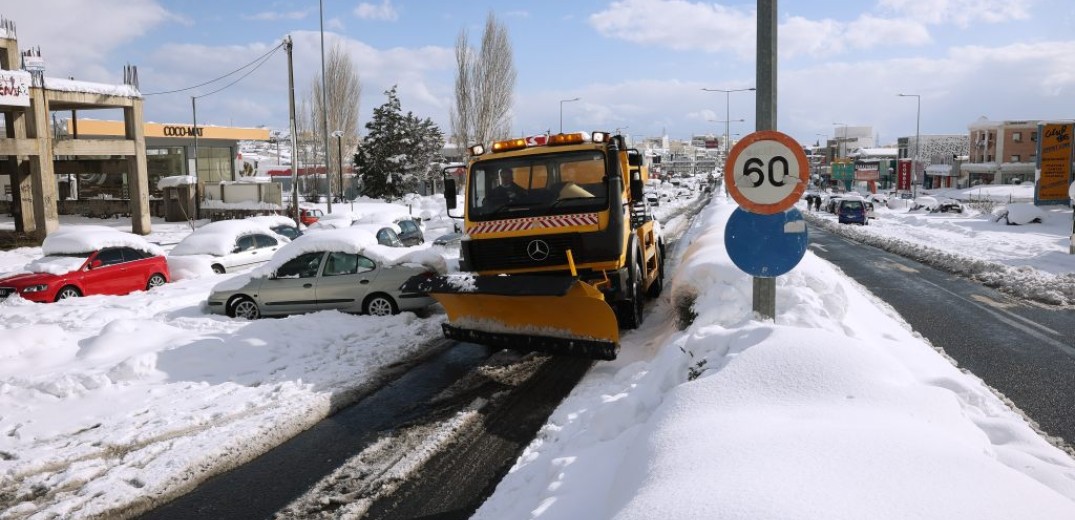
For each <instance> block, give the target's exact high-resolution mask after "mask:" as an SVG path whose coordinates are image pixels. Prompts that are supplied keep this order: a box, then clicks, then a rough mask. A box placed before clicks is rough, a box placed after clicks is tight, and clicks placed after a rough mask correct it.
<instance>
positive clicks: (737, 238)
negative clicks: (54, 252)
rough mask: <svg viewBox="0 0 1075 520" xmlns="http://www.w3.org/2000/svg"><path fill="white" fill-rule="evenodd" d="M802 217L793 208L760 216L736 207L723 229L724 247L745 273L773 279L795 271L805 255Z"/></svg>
mask: <svg viewBox="0 0 1075 520" xmlns="http://www.w3.org/2000/svg"><path fill="white" fill-rule="evenodd" d="M806 246H807V233H806V221H805V220H803V214H802V213H801V212H800V211H799V210H797V209H795V208H791V209H789V210H787V211H782V212H780V213H774V214H772V215H760V214H758V213H751V212H748V211H744V210H742V209H741V208H736V210H735V212H734V213H732V216H731V218H729V219H728V225H727V227H725V228H724V247H725V249H727V250H728V256H730V257H732V262H734V263H735V266H736V267H738V268H739V269H741V270H742V271H743V272H745V273H747V274H749V275H751V276H756V277H759V278H773V277H777V276H780V275H782V274H785V273H787V272H788V271H790V270H792V268H794V267H795V266H796V265H798V263H799V260H802V258H803V255H805V254H806Z"/></svg>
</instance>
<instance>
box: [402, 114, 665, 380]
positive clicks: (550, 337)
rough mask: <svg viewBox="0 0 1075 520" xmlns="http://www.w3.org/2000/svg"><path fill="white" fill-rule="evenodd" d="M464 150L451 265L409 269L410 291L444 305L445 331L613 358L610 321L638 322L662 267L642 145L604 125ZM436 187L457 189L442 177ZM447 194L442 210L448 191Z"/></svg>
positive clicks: (498, 343) (614, 327) (615, 338)
mask: <svg viewBox="0 0 1075 520" xmlns="http://www.w3.org/2000/svg"><path fill="white" fill-rule="evenodd" d="M469 151H470V158H469V161H468V163H467V165H466V167H465V169H464V168H459V169H458V170H461V171H462V173H463V175H465V188H464V192H463V193H464V197H463V198H464V200H465V202H464V204H465V207H464V214H463V217H462V218H463V220H464V228H463V233H464V236H463V240H462V242H461V243H460V255H459V270H460V271H461V272H460V273H452V274H448V275H445V276H440V277H433V278H428V277H427V278H415V279H412V280H410V281H408V282H407V284H408V285H409V286H410V287H409V288H408V290H412V291H423V292H426V293H428V294H430V295H431V296H432V297H434V298H436V299H437V301H439V302H440V303H441V305H443V306H444V308H445V310H446V311H447V314H448V323H446V324H444V334H445V336H447V337H449V338H452V339H456V340H460V341H467V342H472V343H479V344H485V345H490V346H494V347H498V348H509V349H517V350H524V351H545V352H550V353H554V354H567V355H575V356H582V357H589V358H596V359H615V358H616V353H617V351H618V350H619V328H620V327H622V328H625V329H633V328H636V327H638V326H639V325H640V324H641V323H642V316H643V313H642V311H643V308H642V304H643V300H644V299H645V298H646V297H656V296H657V295H658V294H659V293H660V292H661V288H662V284H663V277H664V242H663V240H662V238H661V234H660V225H659V223H658V222H657V221H656V220H654V219H653V217H652V216H651V215H650V213H649V209H648V207H647V206H646V201H645V197H644V196H643V186H644V185H645V182H646V180H647V179H646V177H647V172H646V168H645V167H644V166H643V164H642V155H641V154H640V153H639V152H638V150H635V149H627V148H626V146H625V143H624V139H623V137H622V136H619V135H616V136H613V135H610V134H609V133H606V132H593V133H592V134H585V133H573V134H555V135H539V136H532V137H529V138H520V139H512V140H507V141H500V142H496V143H493V144H492V145H491V146H490V149H488V151H487V149H486V148H485V147H484V146H482V145H476V146H472V147H471V148H470V150H469ZM447 171H448V169H446V172H447ZM445 193H447V194H455V193H457V191H456V185H455V180H454V179H452V178H451V176H450V175H446V178H445ZM445 200H446V203H447V206H448V209H449V213H451V212H452V211H451V210H454V209H455V206H456V197H454V196H451V195H448V196H447V197H446V198H445ZM457 218H458V217H457Z"/></svg>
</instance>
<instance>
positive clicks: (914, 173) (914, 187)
mask: <svg viewBox="0 0 1075 520" xmlns="http://www.w3.org/2000/svg"><path fill="white" fill-rule="evenodd" d="M896 95H897V96H899V97H913V98H915V101H916V102H917V105H918V109H917V110H916V111H915V123H914V159H912V161H911V197H912V198H917V197H918V184H917V181H918V178H917V177H918V141H920V140H921V136H920V134H919V130H920V129H921V123H922V95H921V94H896Z"/></svg>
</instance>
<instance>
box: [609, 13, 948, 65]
mask: <svg viewBox="0 0 1075 520" xmlns="http://www.w3.org/2000/svg"><path fill="white" fill-rule="evenodd" d="M590 25H591V26H593V27H594V28H595V29H596V30H597V31H598V32H599V33H601V34H602V35H604V36H608V37H613V38H619V39H622V40H627V41H632V42H635V43H639V44H644V45H657V46H662V47H667V48H670V49H673V50H700V51H705V52H731V53H733V54H736V55H738V56H739V57H740V58H741V59H744V60H749V59H753V58H754V49H755V42H756V39H757V36H756V33H757V31H756V27H757V19H756V13H755V12H754V11H747V10H742V9H737V8H734V7H726V6H722V5H720V4H712V3H702V2H689V1H687V0H619V1H616V2H613V3H612V4H611V5H609V7H608V8H607V9H605V10H604V11H601V12H598V13H595V14H593V15H591V16H590ZM778 31H779V32H778V34H779V46H780V52H781V55H782V57H795V56H800V55H808V56H832V55H834V54H838V53H843V52H846V51H848V50H851V49H870V48H875V47H885V46H888V47H900V46H908V45H912V46H917V45H923V44H926V43H929V42H930V41H931V38H930V35H929V31H928V30H927V29H926V27H925V26H924V25H923V23H922V22H921V21H918V20H915V19H910V18H898V17H897V18H879V17H877V16H873V15H869V14H864V15H861V16H859V17H858V18H857V19H855V20H854V21H851V22H841V21H838V20H833V19H828V18H826V19H820V20H815V19H809V18H806V17H802V16H790V17H787V19H786V20H784V21H783V22H782V23H780V26H779V29H778Z"/></svg>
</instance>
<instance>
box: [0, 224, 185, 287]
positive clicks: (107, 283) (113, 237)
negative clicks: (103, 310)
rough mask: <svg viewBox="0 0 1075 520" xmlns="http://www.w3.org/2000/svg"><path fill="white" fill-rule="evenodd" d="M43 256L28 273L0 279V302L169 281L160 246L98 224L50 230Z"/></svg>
mask: <svg viewBox="0 0 1075 520" xmlns="http://www.w3.org/2000/svg"><path fill="white" fill-rule="evenodd" d="M41 249H42V251H43V252H44V254H45V256H44V257H42V258H38V259H37V260H34V261H33V262H30V263H29V264H27V266H26V270H27V271H29V272H26V273H20V274H16V275H12V276H8V277H5V278H0V300H5V299H7V298H8V297H11V296H14V295H15V294H18V295H19V296H21V297H22V298H24V299H26V300H30V301H34V302H42V303H44V302H54V301H59V300H63V299H66V298H73V297H78V296H90V295H94V294H114V295H119V294H127V293H130V292H134V291H141V290H149V289H152V288H153V287H156V286H159V285H163V284H165V283H167V282H168V280H169V278H170V275H169V273H168V262H167V261H166V259H165V256H164V251H163V250H161V249H160V247H158V246H156V245H154V244H151V243H149V242H147V241H146V240H145V239H144V238H142V237H140V236H138V235H134V234H131V233H124V232H121V231H116V230H114V229H112V228H107V227H103V226H71V227H68V228H61V229H60V230H59V231H57V232H55V233H53V234H50V235H49V236H48V237H46V238H45V242H44V243H43V244H42V245H41Z"/></svg>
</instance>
